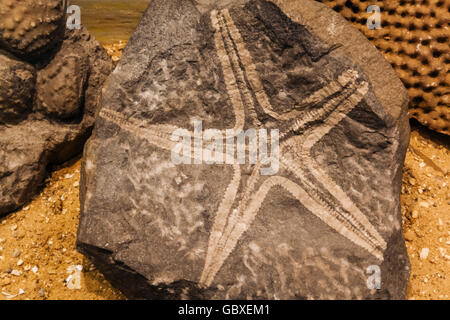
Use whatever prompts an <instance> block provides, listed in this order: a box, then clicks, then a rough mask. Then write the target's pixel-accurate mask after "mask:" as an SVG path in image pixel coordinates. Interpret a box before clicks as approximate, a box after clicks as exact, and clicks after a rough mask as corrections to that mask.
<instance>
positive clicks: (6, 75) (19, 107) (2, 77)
mask: <svg viewBox="0 0 450 320" xmlns="http://www.w3.org/2000/svg"><path fill="white" fill-rule="evenodd" d="M35 81H36V71H35V69H34V67H33V66H32V65H30V64H28V63H26V62H22V61H20V60H17V59H16V58H14V57H12V56H11V55H9V54H8V53H6V52H1V51H0V125H1V124H2V123H11V122H14V121H18V120H20V119H22V118H24V117H26V115H27V114H28V113H30V112H31V110H32V107H33V95H34V85H35Z"/></svg>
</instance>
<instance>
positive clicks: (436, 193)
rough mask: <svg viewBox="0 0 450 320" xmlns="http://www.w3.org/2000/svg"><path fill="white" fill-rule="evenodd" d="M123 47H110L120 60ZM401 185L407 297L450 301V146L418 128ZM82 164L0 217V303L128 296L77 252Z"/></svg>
mask: <svg viewBox="0 0 450 320" xmlns="http://www.w3.org/2000/svg"><path fill="white" fill-rule="evenodd" d="M124 45H125V42H120V43H116V44H113V45H107V46H105V49H106V50H107V51H108V54H110V55H111V57H112V59H113V60H114V61H115V62H117V61H119V59H120V57H121V50H122V49H123V47H124ZM412 129H413V130H412V134H411V143H410V147H409V148H408V152H407V157H406V161H405V167H404V176H403V187H402V194H401V200H402V213H403V231H404V235H405V239H406V245H407V249H408V254H409V256H410V259H411V265H412V273H411V279H410V283H409V287H408V294H407V297H408V299H447V300H448V299H449V296H450V189H449V185H450V181H449V177H448V172H449V171H450V149H449V148H450V144H449V139H448V137H445V136H443V135H439V134H436V133H433V132H430V131H428V130H427V129H425V128H423V127H420V126H418V125H413V128H412ZM80 164H81V159H80V158H78V159H74V160H72V161H70V162H68V163H66V164H64V165H62V166H60V167H56V168H53V169H52V170H51V173H50V175H49V177H48V179H47V180H46V181H45V183H44V184H43V187H42V191H41V192H40V194H39V195H38V196H36V197H35V198H34V199H33V200H32V201H31V202H30V203H29V204H27V205H26V206H24V207H23V208H22V209H21V210H19V211H17V212H14V213H12V214H10V215H8V216H7V217H5V218H3V219H2V220H0V300H2V299H7V300H10V299H84V300H90V299H94V300H99V299H124V298H125V297H124V296H123V295H121V293H120V292H118V291H117V290H115V289H114V288H113V287H111V285H110V284H109V283H108V282H107V281H106V280H105V279H104V278H103V276H102V274H101V273H100V272H99V271H97V270H96V269H95V267H94V266H93V265H92V264H91V263H90V262H89V261H88V260H87V259H86V258H84V257H83V256H82V255H81V254H80V253H78V252H77V251H76V248H75V241H76V232H77V227H78V218H79V212H80V205H79V179H80Z"/></svg>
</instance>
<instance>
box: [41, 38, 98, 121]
mask: <svg viewBox="0 0 450 320" xmlns="http://www.w3.org/2000/svg"><path fill="white" fill-rule="evenodd" d="M88 69H89V63H88V57H87V56H86V54H82V55H80V54H79V53H77V52H73V51H72V48H71V47H68V46H66V47H65V48H63V49H62V50H60V51H59V52H58V53H57V55H56V57H55V59H53V60H52V61H51V62H50V63H49V64H48V65H47V66H46V67H45V68H44V69H42V70H40V71H39V73H38V77H37V93H38V94H37V100H36V109H37V110H39V111H41V112H42V113H44V114H46V115H48V116H51V117H52V116H53V117H56V118H60V119H66V118H74V117H76V116H79V115H80V114H81V111H82V110H81V107H82V103H83V94H84V86H85V83H86V79H87V76H88Z"/></svg>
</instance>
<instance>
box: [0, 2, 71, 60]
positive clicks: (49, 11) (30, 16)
mask: <svg viewBox="0 0 450 320" xmlns="http://www.w3.org/2000/svg"><path fill="white" fill-rule="evenodd" d="M66 6H67V0H1V1H0V46H1V47H3V48H4V49H6V50H8V51H10V52H12V53H14V54H16V55H19V56H23V57H28V58H29V57H33V56H36V55H39V54H41V53H43V52H45V51H47V50H49V49H51V48H52V47H53V46H55V45H56V43H58V40H62V37H63V34H64V26H65V16H66V15H65V10H66Z"/></svg>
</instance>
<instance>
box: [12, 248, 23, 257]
mask: <svg viewBox="0 0 450 320" xmlns="http://www.w3.org/2000/svg"><path fill="white" fill-rule="evenodd" d="M20 253H21V252H20V250H19V249H14V252H13V255H12V256H13V258H18V257H19V256H20Z"/></svg>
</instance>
